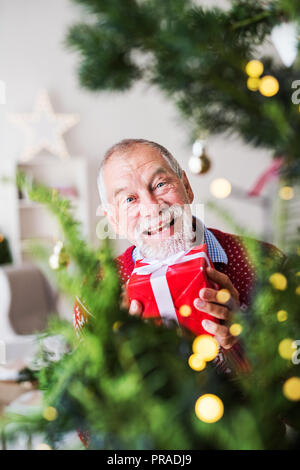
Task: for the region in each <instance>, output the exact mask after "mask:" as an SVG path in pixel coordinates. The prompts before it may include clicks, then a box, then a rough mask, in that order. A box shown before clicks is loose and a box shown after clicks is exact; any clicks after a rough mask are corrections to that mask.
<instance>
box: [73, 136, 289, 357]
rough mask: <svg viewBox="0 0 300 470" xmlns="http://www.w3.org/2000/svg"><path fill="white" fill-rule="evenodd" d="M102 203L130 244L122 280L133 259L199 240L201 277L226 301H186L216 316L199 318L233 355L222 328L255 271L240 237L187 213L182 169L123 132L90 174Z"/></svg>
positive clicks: (244, 298)
mask: <svg viewBox="0 0 300 470" xmlns="http://www.w3.org/2000/svg"><path fill="white" fill-rule="evenodd" d="M98 187H99V193H100V197H101V201H102V206H103V209H104V212H105V215H106V216H107V218H108V220H109V222H110V223H111V225H112V226H113V228H114V230H115V231H116V233H118V234H119V235H122V236H125V237H126V238H127V239H128V240H129V241H130V242H131V243H132V246H130V247H129V248H128V249H127V250H126V251H125V252H124V253H123V254H122V255H120V256H119V257H118V258H117V262H118V266H119V271H120V277H121V279H122V281H123V282H124V284H125V283H126V281H127V280H128V279H129V277H130V275H131V273H132V271H133V268H134V263H135V261H136V259H138V258H142V257H147V258H155V259H163V258H166V257H168V256H170V255H171V254H174V253H176V252H178V251H180V250H188V249H190V248H191V247H192V246H193V245H195V244H201V243H203V242H205V243H206V244H207V248H208V253H209V255H210V258H211V261H212V262H213V264H214V267H215V269H212V268H207V276H208V277H209V278H210V279H211V280H212V281H214V282H216V283H217V284H218V285H219V286H220V288H224V289H227V290H228V291H229V293H230V300H229V301H228V302H227V303H225V304H224V303H220V302H219V301H218V297H217V290H215V289H212V288H203V289H201V290H200V291H199V297H197V298H195V300H194V306H195V307H196V308H197V309H198V310H201V311H202V312H206V313H208V314H210V315H211V316H213V317H215V318H217V319H219V320H221V322H219V323H215V322H213V321H210V320H204V321H203V323H202V324H203V327H204V329H205V330H206V331H207V332H209V333H211V334H213V335H214V336H215V338H216V339H217V341H218V342H219V344H220V349H221V354H220V355H221V356H222V353H223V362H225V361H224V353H225V355H226V354H227V352H228V351H229V350H234V356H235V358H236V359H237V361H238V362H240V363H241V364H245V362H244V361H243V360H242V361H240V359H241V356H242V354H241V350H240V347H239V345H238V344H236V337H235V336H232V335H231V334H230V330H229V328H230V318H231V315H232V312H233V311H235V310H238V309H241V310H244V309H246V308H247V305H248V304H249V301H250V294H251V289H252V286H253V282H254V278H255V273H254V266H253V265H252V264H251V262H250V260H249V257H248V255H247V251H246V248H245V247H244V246H243V241H242V239H241V238H240V237H238V236H235V235H231V234H227V233H223V232H220V231H218V230H215V229H208V228H206V227H205V226H204V225H203V224H202V222H201V221H200V220H198V219H196V218H195V217H192V216H191V213H190V204H191V203H192V201H193V199H194V194H193V191H192V188H191V186H190V183H189V181H188V178H187V176H186V174H185V172H184V171H183V170H182V169H181V168H180V165H179V164H178V162H177V161H176V160H175V158H174V157H173V156H172V155H171V154H170V152H168V150H167V149H166V148H164V147H163V146H161V145H159V144H157V143H155V142H152V141H148V140H144V139H126V140H123V141H121V142H119V143H117V144H116V145H114V146H113V147H111V148H110V149H109V150H108V151H107V152H106V154H105V156H104V159H103V161H102V163H101V167H100V170H99V176H98ZM262 246H264V247H265V248H266V249H267V250H269V251H270V252H271V255H272V256H280V255H279V253H278V250H276V248H274V247H272V246H271V245H267V244H262ZM128 307H129V313H131V314H134V315H141V314H142V311H143V306H142V305H141V304H140V303H139V302H138V301H137V300H132V302H131V304H130V306H129V305H128ZM82 315H84V312H83V311H82V306H80V305H79V304H77V306H76V307H75V324H76V323H78V322H79V323H80V322H82Z"/></svg>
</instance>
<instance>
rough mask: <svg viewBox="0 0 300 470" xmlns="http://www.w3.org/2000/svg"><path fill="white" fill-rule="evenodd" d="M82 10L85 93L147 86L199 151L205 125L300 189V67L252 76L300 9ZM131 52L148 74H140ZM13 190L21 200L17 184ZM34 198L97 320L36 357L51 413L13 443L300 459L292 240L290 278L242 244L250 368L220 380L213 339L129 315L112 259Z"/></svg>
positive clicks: (20, 421) (94, 4) (282, 2)
mask: <svg viewBox="0 0 300 470" xmlns="http://www.w3.org/2000/svg"><path fill="white" fill-rule="evenodd" d="M77 3H80V4H82V5H83V6H85V7H86V9H87V15H88V20H87V22H86V23H82V24H80V25H75V26H73V27H72V28H71V29H70V31H69V34H68V38H67V42H68V44H69V45H71V46H72V47H74V48H76V49H78V50H79V51H80V54H81V64H80V69H79V76H80V81H81V83H82V85H83V86H85V87H87V88H89V89H91V90H105V89H108V90H120V91H122V90H126V89H128V88H129V87H130V86H131V85H132V84H133V83H134V81H135V80H137V79H140V78H143V79H146V80H149V81H150V83H153V84H156V85H158V86H160V87H161V88H162V89H163V90H164V91H165V92H166V93H167V94H168V96H170V98H172V99H174V100H175V102H176V104H177V105H178V107H179V108H180V110H181V111H182V112H183V115H184V116H185V117H186V119H188V120H190V122H191V129H192V132H191V135H192V136H193V137H194V136H198V133H199V129H202V127H203V126H205V127H206V128H207V129H208V130H212V131H217V132H223V131H225V130H231V131H235V132H238V133H239V134H240V135H242V136H243V137H244V138H245V139H246V140H247V141H249V142H252V143H253V144H254V145H260V146H264V147H268V148H271V149H273V150H274V155H278V154H280V155H282V156H283V162H284V165H283V168H282V178H288V181H290V180H291V179H292V178H294V177H297V176H299V173H300V167H299V157H298V153H297V148H298V145H297V143H298V140H299V136H298V134H299V133H298V132H297V128H298V122H299V113H298V109H297V106H295V104H294V103H292V101H291V84H292V81H293V80H294V79H295V78H297V73H298V68H299V62H297V61H296V62H295V63H294V65H293V67H288V68H287V67H286V66H284V67H283V66H278V65H276V64H275V63H274V61H273V59H272V58H270V57H260V61H259V62H255V63H253V62H251V61H252V60H253V59H257V57H256V52H255V51H256V47H257V46H258V45H260V44H262V42H263V40H264V39H265V38H266V37H267V35H268V34H269V33H270V32H271V30H272V29H273V28H274V26H276V25H279V24H281V23H282V22H283V21H285V20H286V19H287V20H291V19H293V20H294V21H298V20H299V18H300V9H299V5H297V2H295V1H289V0H278V1H266V2H254V1H251V0H249V1H238V2H232V7H231V8H230V9H229V10H227V11H225V12H224V11H222V10H219V9H215V8H214V9H206V10H204V9H202V8H200V7H197V6H195V5H194V3H193V2H191V1H179V0H171V1H169V0H168V1H167V0H166V1H164V2H159V1H157V0H149V1H146V0H145V1H142V2H138V1H134V0H113V1H112V0H110V1H109V2H108V1H105V0H81V1H80V0H77ZM136 52H141V53H142V54H145V56H146V59H147V60H145V61H142V63H140V62H139V60H138V55H137V54H136ZM247 65H248V67H247ZM262 66H263V67H264V70H262ZM263 74H264V75H263ZM264 77H271V79H268V80H269V81H268V80H264V79H263V78H264ZM250 79H252V81H251V80H250ZM255 80H256V81H255ZM266 83H267V86H266ZM247 84H248V86H247ZM277 84H279V89H277V88H278V87H277ZM256 88H257V91H254V90H255V89H256ZM275 92H276V93H275ZM271 95H272V96H271ZM258 122H259V125H257V123H258ZM18 184H19V185H21V186H24V185H25V186H28V182H27V181H26V180H25V179H24V178H23V177H20V179H19V181H18ZM28 192H29V195H30V197H31V198H32V199H33V200H34V201H37V202H39V203H43V204H46V206H48V208H49V210H51V211H52V213H53V214H54V215H55V216H56V217H57V218H58V220H59V222H60V225H61V227H62V230H63V232H64V256H63V259H58V263H57V264H56V270H55V273H56V277H57V282H58V284H59V286H60V288H61V289H62V290H64V291H66V292H67V293H68V294H69V295H70V296H71V298H74V297H75V296H78V297H79V298H80V299H82V301H83V302H84V304H85V309H86V310H87V311H88V312H89V313H90V314H89V319H88V321H87V322H86V323H85V324H84V325H83V326H82V329H81V331H80V332H77V334H75V333H74V330H73V328H72V326H70V325H69V324H67V323H65V322H62V321H57V320H56V321H55V322H53V323H52V325H51V327H50V330H49V334H50V335H59V337H60V338H62V341H63V343H64V344H65V353H63V354H61V355H60V356H59V357H56V358H55V360H53V358H51V356H49V354H47V352H45V351H43V350H42V352H41V357H39V358H38V364H39V365H38V367H37V368H36V369H37V370H36V371H31V374H33V375H34V377H35V378H37V379H38V384H39V387H40V388H41V389H42V390H44V395H43V397H44V403H43V407H42V409H41V410H40V412H37V413H36V414H35V415H31V416H27V417H20V416H16V415H6V417H5V419H3V420H2V422H1V426H2V428H3V430H5V435H6V437H7V439H9V438H12V439H13V437H14V435H15V433H16V432H21V431H26V432H30V433H31V434H35V433H38V434H42V435H43V436H44V444H47V445H49V446H50V447H51V448H56V447H57V446H58V445H59V443H60V442H62V440H63V436H64V435H65V434H66V433H68V432H69V431H70V430H74V429H78V430H80V431H81V432H82V433H83V435H85V432H87V433H88V438H87V441H88V446H89V448H91V449H95V448H96V449H156V450H159V449H278V448H280V449H295V448H297V447H299V443H300V434H299V431H300V429H299V426H300V406H299V401H300V376H299V361H300V358H299V352H298V349H297V347H298V346H299V344H298V343H297V339H298V338H300V321H299V295H300V277H299V273H300V248H299V247H300V234H299V233H296V234H295V237H294V240H293V244H290V245H289V246H285V251H286V252H287V257H286V259H285V262H284V263H282V262H281V261H280V262H279V260H276V259H273V258H272V257H270V256H269V254H268V253H264V252H262V251H261V249H260V248H259V245H258V244H257V243H256V242H255V241H253V240H252V239H251V238H248V239H247V240H248V241H247V249H248V251H249V256H250V257H251V258H252V261H253V263H254V265H255V267H256V273H257V280H256V286H255V295H254V297H253V302H252V305H251V306H250V308H249V310H248V311H247V314H245V315H243V314H237V315H236V318H234V319H233V324H234V325H235V334H237V335H238V336H239V338H240V339H241V340H242V341H243V342H244V344H245V347H246V354H247V358H248V359H249V361H250V363H251V367H252V368H251V372H250V373H247V374H241V373H235V372H234V365H233V368H232V373H230V374H223V373H220V372H219V371H218V369H217V368H216V367H215V364H214V358H215V357H216V354H217V351H216V349H214V341H213V339H212V338H210V339H208V338H207V337H206V338H201V337H198V338H196V339H195V338H194V337H193V336H192V335H191V334H190V333H188V332H187V331H184V330H182V329H179V328H178V327H176V326H175V325H174V327H173V328H166V327H163V326H157V325H156V324H155V322H153V321H149V320H148V321H147V322H145V321H143V320H141V319H139V318H135V317H132V316H129V315H128V311H127V310H126V309H125V308H123V307H122V302H121V297H122V295H121V285H120V281H119V278H118V275H117V270H116V265H115V263H114V260H113V256H112V250H111V246H110V244H109V243H108V242H107V241H106V240H105V241H103V242H102V244H101V246H100V247H99V249H96V250H95V249H93V248H92V247H91V246H89V245H88V244H87V243H86V242H85V240H84V239H83V238H82V236H81V234H80V227H79V225H78V223H77V222H76V221H75V220H74V218H73V216H72V211H71V208H70V203H69V202H68V201H67V200H65V199H62V198H60V197H59V196H58V195H57V193H55V192H53V191H51V190H48V189H47V188H45V187H43V186H40V185H37V184H36V183H34V182H33V183H31V184H30V185H29V187H28ZM239 231H240V233H242V230H241V229H240V230H239ZM245 235H246V234H245ZM36 254H37V255H40V256H42V257H43V258H45V257H48V256H49V255H50V254H49V253H44V252H43V250H42V249H36ZM203 340H204V341H203Z"/></svg>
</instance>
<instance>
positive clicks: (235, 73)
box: [66, 0, 300, 177]
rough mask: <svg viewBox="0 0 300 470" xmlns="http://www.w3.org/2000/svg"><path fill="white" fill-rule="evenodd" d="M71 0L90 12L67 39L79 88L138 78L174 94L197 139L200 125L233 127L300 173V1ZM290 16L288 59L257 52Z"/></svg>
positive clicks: (116, 86)
mask: <svg viewBox="0 0 300 470" xmlns="http://www.w3.org/2000/svg"><path fill="white" fill-rule="evenodd" d="M74 2H75V3H78V4H80V5H81V6H82V7H83V8H84V9H85V11H86V16H87V21H86V22H81V23H79V24H75V25H74V26H72V27H71V28H70V30H69V32H68V36H67V40H66V42H67V44H68V46H69V47H71V48H73V49H74V50H75V51H78V55H79V80H80V83H81V85H82V86H83V87H85V88H88V89H90V90H92V91H95V90H109V91H123V90H127V89H129V88H130V87H131V86H132V85H133V84H134V83H135V81H137V80H140V79H143V80H144V81H146V82H148V83H150V84H153V85H156V86H159V87H160V89H161V90H162V91H163V92H164V93H165V94H166V95H167V96H168V97H169V98H170V99H172V100H173V101H174V102H175V104H176V105H177V107H178V108H179V110H180V111H181V112H182V114H183V117H184V118H185V120H186V121H187V122H189V123H190V127H191V137H192V138H193V140H194V139H195V138H198V136H199V133H201V132H203V129H207V130H208V131H211V132H213V133H219V132H224V131H228V132H234V133H238V134H239V135H241V136H242V137H243V138H244V139H245V140H246V141H247V142H250V143H251V144H253V145H255V146H261V147H264V148H268V149H271V150H273V151H274V155H275V156H276V155H284V156H285V161H284V171H283V172H284V174H285V175H288V176H289V177H297V176H299V174H300V163H299V152H298V148H299V145H300V142H299V139H300V137H299V136H300V133H299V122H300V115H299V110H298V107H299V104H300V100H299V92H298V91H297V87H298V88H299V82H298V81H297V80H299V72H300V61H299V57H298V59H296V55H297V47H298V46H299V40H298V36H299V21H300V6H299V2H298V1H297V0H266V1H261V2H257V1H255V0H232V1H231V2H230V3H231V8H229V9H227V10H226V11H224V10H221V9H218V8H202V7H201V6H198V5H196V4H195V2H194V1H192V0H165V1H163V2H161V1H160V0H147V1H142V2H140V1H136V0H114V1H104V0H74ZM287 25H288V27H289V39H288V41H289V43H288V44H287V41H285V48H286V49H287V50H288V57H287V58H284V60H285V62H286V63H287V64H288V66H286V65H285V64H284V63H282V62H281V63H278V61H275V60H274V58H273V57H271V56H268V55H267V56H265V55H264V54H263V52H262V51H264V47H263V46H264V45H265V40H266V39H267V37H268V35H270V33H272V37H273V39H274V38H275V40H276V44H277V46H278V42H280V41H281V35H282V27H285V26H287ZM275 27H277V30H275V29H274V28H275ZM278 27H279V29H278ZM290 36H291V37H290ZM283 39H285V38H283ZM283 39H282V40H283ZM259 47H260V49H259ZM258 50H259V51H260V52H258ZM258 58H259V59H260V60H259V61H257V59H258ZM253 60H254V62H253ZM257 123H259V125H257Z"/></svg>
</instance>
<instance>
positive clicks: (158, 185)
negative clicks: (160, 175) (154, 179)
mask: <svg viewBox="0 0 300 470" xmlns="http://www.w3.org/2000/svg"><path fill="white" fill-rule="evenodd" d="M165 184H166V183H165V182H164V181H160V182H159V183H158V184H157V185H156V187H157V188H161V186H160V185H162V186H164V185H165Z"/></svg>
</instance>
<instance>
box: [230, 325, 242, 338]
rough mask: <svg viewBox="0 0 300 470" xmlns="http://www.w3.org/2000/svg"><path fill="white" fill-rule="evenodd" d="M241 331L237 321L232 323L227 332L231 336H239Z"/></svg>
mask: <svg viewBox="0 0 300 470" xmlns="http://www.w3.org/2000/svg"><path fill="white" fill-rule="evenodd" d="M242 331H243V327H242V325H240V324H239V323H233V324H232V325H231V326H230V328H229V333H230V334H231V335H232V336H239V335H240V334H241V332H242Z"/></svg>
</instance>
